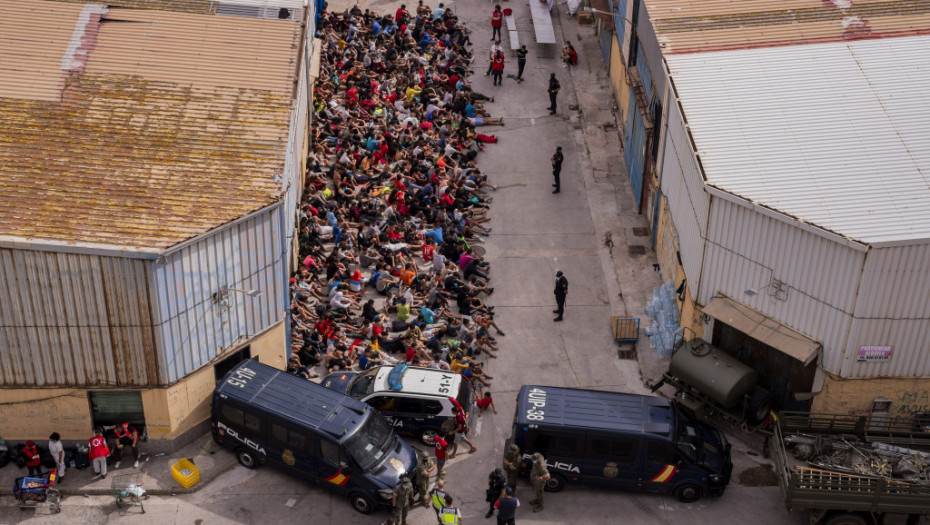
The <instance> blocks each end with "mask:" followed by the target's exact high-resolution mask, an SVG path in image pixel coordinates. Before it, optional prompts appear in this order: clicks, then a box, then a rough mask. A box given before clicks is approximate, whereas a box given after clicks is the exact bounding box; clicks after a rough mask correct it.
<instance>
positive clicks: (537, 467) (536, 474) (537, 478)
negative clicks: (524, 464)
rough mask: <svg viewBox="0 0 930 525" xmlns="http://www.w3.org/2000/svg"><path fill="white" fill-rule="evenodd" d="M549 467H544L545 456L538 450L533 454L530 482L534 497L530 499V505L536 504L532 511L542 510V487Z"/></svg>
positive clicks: (544, 484)
mask: <svg viewBox="0 0 930 525" xmlns="http://www.w3.org/2000/svg"><path fill="white" fill-rule="evenodd" d="M549 477H550V476H549V469H547V468H546V458H544V457H543V455H542V454H540V453H539V452H537V453H535V454H533V470H532V471H531V472H530V483H532V484H533V494H534V495H535V496H536V498H534V499H532V500H530V505H536V508H535V509H533V512H539V511H541V510H543V489H544V488H545V487H546V481H548V480H549Z"/></svg>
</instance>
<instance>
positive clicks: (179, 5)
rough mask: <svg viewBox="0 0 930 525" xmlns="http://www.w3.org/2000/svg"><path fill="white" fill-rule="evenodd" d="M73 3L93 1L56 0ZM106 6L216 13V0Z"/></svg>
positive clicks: (122, 0) (116, 1)
mask: <svg viewBox="0 0 930 525" xmlns="http://www.w3.org/2000/svg"><path fill="white" fill-rule="evenodd" d="M56 1H59V2H68V3H75V4H89V3H93V2H92V1H91V0H56ZM103 3H105V4H106V5H107V6H108V7H126V8H132V9H154V10H159V11H177V12H180V13H197V14H213V13H216V6H217V5H218V4H219V2H217V1H216V0H107V1H106V2H103Z"/></svg>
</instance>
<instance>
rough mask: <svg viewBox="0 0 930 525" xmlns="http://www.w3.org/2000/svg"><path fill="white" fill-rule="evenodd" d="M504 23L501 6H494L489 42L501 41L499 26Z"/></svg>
mask: <svg viewBox="0 0 930 525" xmlns="http://www.w3.org/2000/svg"><path fill="white" fill-rule="evenodd" d="M503 23H504V12H503V11H501V5H500V4H497V5H495V6H494V12H493V13H491V40H500V39H501V25H503Z"/></svg>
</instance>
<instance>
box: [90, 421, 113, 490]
mask: <svg viewBox="0 0 930 525" xmlns="http://www.w3.org/2000/svg"><path fill="white" fill-rule="evenodd" d="M88 443H89V444H90V453H89V454H88V457H90V461H91V463H93V465H94V473H96V474H97V475H96V476H94V479H97V478H106V477H107V456H109V455H110V447H108V446H107V440H106V439H104V438H103V429H102V428H100V427H97V428H95V429H94V437H92V438H90V439H89V440H88Z"/></svg>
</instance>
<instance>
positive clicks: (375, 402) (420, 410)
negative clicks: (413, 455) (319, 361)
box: [322, 364, 475, 447]
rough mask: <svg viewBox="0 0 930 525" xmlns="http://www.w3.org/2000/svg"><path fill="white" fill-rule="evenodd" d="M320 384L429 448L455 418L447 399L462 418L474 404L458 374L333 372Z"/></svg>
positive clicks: (404, 369) (409, 369)
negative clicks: (357, 402)
mask: <svg viewBox="0 0 930 525" xmlns="http://www.w3.org/2000/svg"><path fill="white" fill-rule="evenodd" d="M322 384H323V386H325V387H326V388H330V389H332V390H335V391H337V392H340V393H343V394H347V395H349V396H352V397H354V398H356V399H359V400H361V401H364V402H365V403H368V404H369V405H371V406H373V407H375V408H377V409H378V412H380V413H381V415H383V416H384V418H385V419H386V420H387V421H388V423H390V424H391V425H392V426H393V427H394V429H395V430H396V431H398V432H402V433H404V434H408V435H412V436H416V437H418V438H419V439H420V441H422V442H423V444H425V445H427V446H430V447H431V446H433V437H434V436H436V435H437V434H443V433H444V431H443V424H444V423H446V421H447V420H449V419H450V418H454V417H455V414H453V413H452V407H453V406H455V403H453V401H452V399H450V398H454V399H455V401H456V402H457V403H458V404H459V405H460V406H461V407H462V411H463V412H464V413H465V417H466V418H469V417H470V415H471V412H472V407H473V405H474V400H475V399H474V398H475V395H474V392H473V389H472V386H471V383H469V382H468V381H467V380H465V378H464V377H462V375H461V374H456V373H455V372H450V371H448V370H436V369H433V368H420V367H413V366H407V365H405V364H399V365H394V366H379V367H375V368H372V369H370V370H366V371H364V372H360V373H358V372H335V373H332V374H330V375H328V376H326V377H325V378H324V379H323V382H322ZM447 428H448V427H447Z"/></svg>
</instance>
